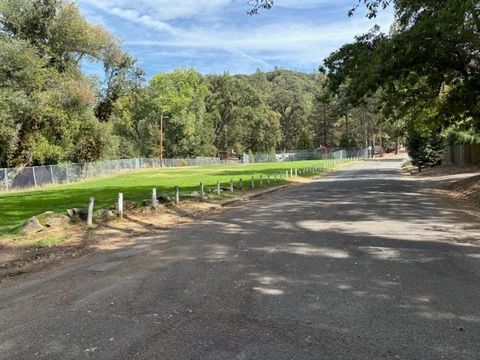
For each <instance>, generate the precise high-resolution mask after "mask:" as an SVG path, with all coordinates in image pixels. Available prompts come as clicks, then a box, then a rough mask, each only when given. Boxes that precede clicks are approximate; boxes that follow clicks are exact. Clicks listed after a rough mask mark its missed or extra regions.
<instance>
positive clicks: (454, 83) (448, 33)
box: [325, 0, 480, 128]
mask: <svg viewBox="0 0 480 360" xmlns="http://www.w3.org/2000/svg"><path fill="white" fill-rule="evenodd" d="M366 3H367V5H369V6H373V8H372V9H378V8H379V7H380V6H383V5H385V4H388V3H392V4H394V6H395V10H396V23H395V26H394V28H393V29H392V31H391V33H390V34H388V35H386V34H382V33H380V32H379V31H378V29H374V30H373V31H372V32H370V33H368V34H365V35H362V36H359V37H357V39H356V41H355V42H354V43H352V44H347V45H345V46H343V47H342V48H340V49H339V50H338V51H336V52H334V53H333V54H332V55H331V56H330V57H329V58H328V59H327V60H326V61H325V67H326V69H327V71H328V73H329V78H330V87H331V90H332V91H335V89H338V88H339V86H341V84H346V83H348V93H349V96H350V97H351V98H352V99H355V100H356V101H359V100H360V99H362V98H364V97H368V96H371V95H372V94H374V93H375V92H377V91H381V94H382V95H381V96H382V103H383V111H384V112H385V114H386V116H387V117H390V118H392V119H395V120H398V119H401V118H404V119H405V118H408V119H410V120H409V121H412V119H413V116H411V115H412V114H413V113H415V112H416V113H419V114H421V116H423V121H424V123H427V124H428V123H431V122H435V123H436V124H437V126H439V127H440V128H441V127H447V126H449V125H450V124H452V123H457V122H462V121H469V120H470V119H471V120H473V123H474V124H476V125H477V126H479V125H480V105H479V104H480V103H479V100H480V86H479V84H480V75H479V74H480V64H479V62H478V61H477V60H476V59H477V54H478V52H479V50H480V32H479V31H480V20H479V13H480V9H479V7H478V1H474V0H467V1H463V0H462V1H460V0H445V1H428V0H396V1H367V2H366ZM371 14H372V15H374V14H375V12H372V13H371ZM422 109H430V111H429V112H428V113H425V112H424V111H423V110H422ZM399 114H402V115H401V117H399V116H398V115H399ZM403 114H407V115H406V116H404V115H403Z"/></svg>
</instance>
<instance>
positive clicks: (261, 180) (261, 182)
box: [260, 175, 263, 188]
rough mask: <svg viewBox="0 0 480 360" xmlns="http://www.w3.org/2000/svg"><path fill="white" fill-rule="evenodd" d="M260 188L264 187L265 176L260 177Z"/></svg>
mask: <svg viewBox="0 0 480 360" xmlns="http://www.w3.org/2000/svg"><path fill="white" fill-rule="evenodd" d="M260 187H261V188H262V187H263V176H262V175H260Z"/></svg>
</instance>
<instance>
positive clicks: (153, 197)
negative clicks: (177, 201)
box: [152, 188, 157, 209]
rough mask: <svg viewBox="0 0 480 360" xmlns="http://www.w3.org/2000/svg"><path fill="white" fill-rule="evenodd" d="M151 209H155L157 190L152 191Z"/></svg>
mask: <svg viewBox="0 0 480 360" xmlns="http://www.w3.org/2000/svg"><path fill="white" fill-rule="evenodd" d="M152 208H154V209H156V208H157V189H156V188H153V189H152Z"/></svg>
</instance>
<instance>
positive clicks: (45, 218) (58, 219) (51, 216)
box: [37, 211, 69, 227]
mask: <svg viewBox="0 0 480 360" xmlns="http://www.w3.org/2000/svg"><path fill="white" fill-rule="evenodd" d="M37 218H38V220H39V221H40V223H41V224H42V225H44V226H46V227H57V226H62V225H66V224H67V223H68V221H69V218H68V216H65V215H61V214H56V213H54V212H53V211H47V212H44V213H43V214H41V215H38V216H37Z"/></svg>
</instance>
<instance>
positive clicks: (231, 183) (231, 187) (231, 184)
mask: <svg viewBox="0 0 480 360" xmlns="http://www.w3.org/2000/svg"><path fill="white" fill-rule="evenodd" d="M230 192H233V179H230Z"/></svg>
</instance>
